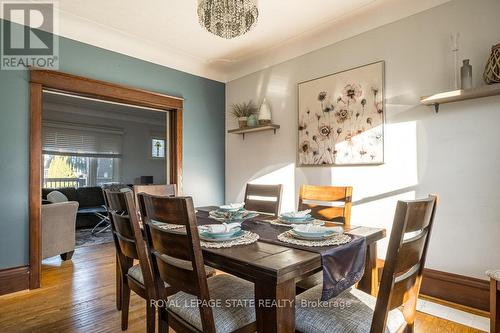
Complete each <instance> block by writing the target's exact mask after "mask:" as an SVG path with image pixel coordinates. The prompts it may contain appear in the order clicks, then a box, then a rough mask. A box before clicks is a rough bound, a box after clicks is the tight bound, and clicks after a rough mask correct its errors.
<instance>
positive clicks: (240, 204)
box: [220, 202, 245, 209]
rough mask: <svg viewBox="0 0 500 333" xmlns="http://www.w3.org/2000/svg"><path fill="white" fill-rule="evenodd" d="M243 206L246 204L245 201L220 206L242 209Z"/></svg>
mask: <svg viewBox="0 0 500 333" xmlns="http://www.w3.org/2000/svg"><path fill="white" fill-rule="evenodd" d="M243 206H245V203H244V202H241V203H232V204H229V205H223V206H220V208H221V209H240V208H243Z"/></svg>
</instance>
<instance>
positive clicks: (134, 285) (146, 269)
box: [104, 190, 171, 333]
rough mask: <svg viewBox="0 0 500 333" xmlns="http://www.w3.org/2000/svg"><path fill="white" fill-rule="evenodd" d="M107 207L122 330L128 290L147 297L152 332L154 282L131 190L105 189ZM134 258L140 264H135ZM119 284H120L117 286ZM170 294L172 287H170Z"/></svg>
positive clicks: (153, 326) (151, 330) (125, 324)
mask: <svg viewBox="0 0 500 333" xmlns="http://www.w3.org/2000/svg"><path fill="white" fill-rule="evenodd" d="M104 193H105V196H106V201H107V204H108V206H109V210H110V214H111V216H110V220H111V228H112V232H113V240H114V242H115V248H116V255H117V259H118V267H119V281H117V291H120V293H121V297H120V301H121V304H120V309H121V311H122V314H121V329H122V330H126V329H127V328H128V314H129V305H130V292H131V290H132V291H134V292H135V293H136V294H137V295H139V296H140V297H142V298H143V299H145V300H146V325H147V332H151V333H153V332H154V331H155V313H156V312H155V308H154V306H153V303H152V302H151V300H154V299H155V298H156V291H155V284H154V281H153V276H152V273H151V266H150V262H149V259H148V254H147V252H146V244H145V242H144V238H143V235H142V232H141V228H140V225H139V221H138V219H137V215H136V214H135V212H136V208H135V204H134V196H133V192H132V191H131V190H125V191H120V192H111V191H110V190H105V191H104ZM134 260H138V261H139V263H138V264H135V265H134ZM118 283H119V284H120V285H119V286H118ZM169 292H170V293H171V290H169Z"/></svg>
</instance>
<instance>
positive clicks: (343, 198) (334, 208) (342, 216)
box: [299, 185, 352, 226]
mask: <svg viewBox="0 0 500 333" xmlns="http://www.w3.org/2000/svg"><path fill="white" fill-rule="evenodd" d="M339 204H340V205H339ZM351 206H352V187H350V186H314V185H302V186H301V187H300V192H299V210H305V209H310V210H311V215H312V216H313V217H314V218H317V219H319V220H325V221H331V222H341V223H343V224H344V225H346V226H349V225H350V224H351Z"/></svg>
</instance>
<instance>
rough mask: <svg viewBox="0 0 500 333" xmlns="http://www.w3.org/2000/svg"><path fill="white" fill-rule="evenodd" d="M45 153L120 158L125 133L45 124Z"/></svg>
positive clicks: (43, 144)
mask: <svg viewBox="0 0 500 333" xmlns="http://www.w3.org/2000/svg"><path fill="white" fill-rule="evenodd" d="M42 137H43V142H42V147H43V153H44V154H60V155H80V156H90V157H92V156H100V157H120V156H121V154H122V141H123V140H122V138H123V131H121V130H120V129H110V128H101V127H89V126H79V125H75V124H69V123H56V122H46V121H44V124H43V135H42Z"/></svg>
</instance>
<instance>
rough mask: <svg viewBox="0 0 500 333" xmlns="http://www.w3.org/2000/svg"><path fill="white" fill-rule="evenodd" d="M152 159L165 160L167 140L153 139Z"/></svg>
mask: <svg viewBox="0 0 500 333" xmlns="http://www.w3.org/2000/svg"><path fill="white" fill-rule="evenodd" d="M151 157H152V158H158V159H164V158H165V139H162V138H152V139H151Z"/></svg>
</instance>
